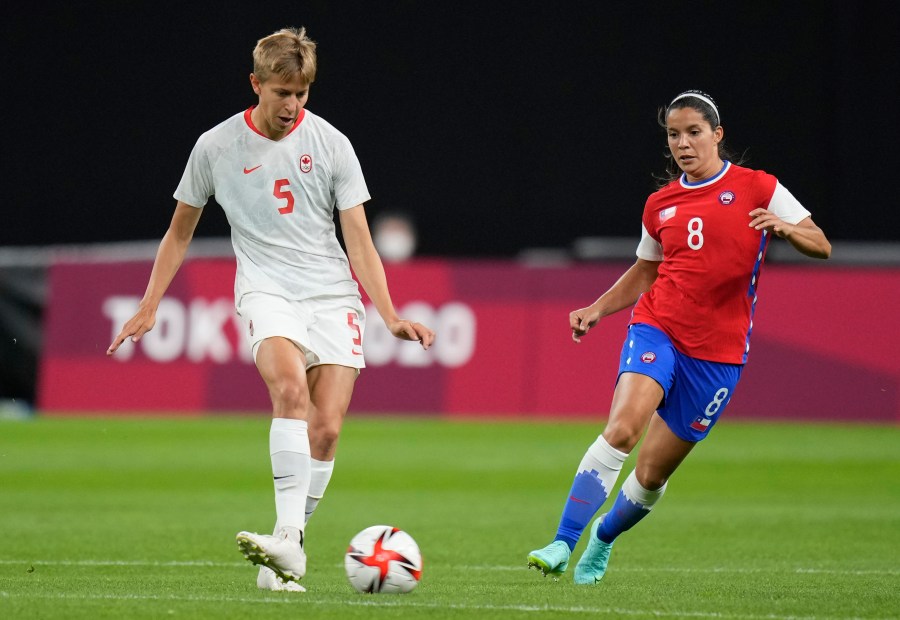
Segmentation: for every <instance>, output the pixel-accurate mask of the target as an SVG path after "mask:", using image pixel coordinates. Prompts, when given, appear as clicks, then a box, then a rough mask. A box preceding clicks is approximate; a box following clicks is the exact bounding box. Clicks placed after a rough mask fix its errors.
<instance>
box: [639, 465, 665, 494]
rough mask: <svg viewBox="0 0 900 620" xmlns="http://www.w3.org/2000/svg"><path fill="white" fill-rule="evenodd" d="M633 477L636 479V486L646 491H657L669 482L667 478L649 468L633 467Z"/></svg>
mask: <svg viewBox="0 0 900 620" xmlns="http://www.w3.org/2000/svg"><path fill="white" fill-rule="evenodd" d="M634 475H635V477H636V478H637V481H638V484H640V485H641V486H642V487H644V488H645V489H647V490H648V491H656V490H659V489H661V488H662V487H663V486H664V485H665V484H666V482H668V481H669V477H668V476H664V475H662V473H660V472H658V471H654V470H653V469H652V468H649V467H641V466H637V467H635V469H634Z"/></svg>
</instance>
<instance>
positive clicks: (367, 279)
mask: <svg viewBox="0 0 900 620" xmlns="http://www.w3.org/2000/svg"><path fill="white" fill-rule="evenodd" d="M339 214H340V219H341V232H342V233H343V236H344V245H345V246H346V247H347V258H349V259H350V266H351V267H352V268H353V273H355V274H356V278H357V279H358V280H359V283H360V284H362V287H363V289H365V291H366V293H367V294H368V295H369V299H371V300H372V303H373V304H375V309H376V310H378V314H380V315H381V318H382V319H384V323H385V325H387V327H388V329H389V330H391V333H392V334H394V336H396V337H397V338H400V339H402V340H413V341H418V342H420V343H421V344H422V348H424V349H427V348H428V347H430V346H431V344H432V343H433V342H434V332H433V331H432V330H431V329H429V328H428V327H426V326H425V325H422V324H421V323H414V322H412V321H408V320H406V319H401V318H400V317H399V316H398V315H397V311H396V309H395V308H394V302H393V301H391V294H390V292H389V291H388V285H387V277H386V276H385V274H384V265H383V264H382V263H381V257H380V256H378V252H377V251H376V250H375V244H374V243H373V242H372V234H371V233H370V232H369V223H368V221H367V220H366V212H365V210H364V209H363V206H362V205H357V206H355V207H352V208H350V209H343V210H341V211H339Z"/></svg>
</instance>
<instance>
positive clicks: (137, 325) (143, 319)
mask: <svg viewBox="0 0 900 620" xmlns="http://www.w3.org/2000/svg"><path fill="white" fill-rule="evenodd" d="M154 325H156V310H154V309H152V308H140V309H138V311H137V314H135V315H134V316H133V317H131V318H130V319H129V320H128V322H127V323H125V326H124V327H122V331H120V332H119V335H118V336H116V338H115V340H113V341H112V344H111V345H109V348H108V349H107V350H106V354H107V355H112V354H113V353H115V352H116V349H118V348H119V346H120V345H121V344H122V343H123V342H125V339H126V338H129V337H130V338H131V341H132V342H137V341H138V340H140V339H141V336H143V335H144V334H146V333H147V332H149V331H150V330H151V329H153V326H154Z"/></svg>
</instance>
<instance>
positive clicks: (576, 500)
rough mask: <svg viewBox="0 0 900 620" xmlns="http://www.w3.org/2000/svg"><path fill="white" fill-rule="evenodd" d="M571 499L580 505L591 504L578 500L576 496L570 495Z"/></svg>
mask: <svg viewBox="0 0 900 620" xmlns="http://www.w3.org/2000/svg"><path fill="white" fill-rule="evenodd" d="M569 499H570V500H572V501H573V502H578V503H579V504H590V502H586V501H584V500H583V499H578V498H577V497H575V496H574V495H570V496H569Z"/></svg>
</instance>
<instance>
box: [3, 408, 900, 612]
mask: <svg viewBox="0 0 900 620" xmlns="http://www.w3.org/2000/svg"><path fill="white" fill-rule="evenodd" d="M601 428H602V427H601V426H600V425H599V424H586V423H575V422H562V423H560V422H533V421H528V422H523V421H515V422H511V421H510V422H496V423H494V422H473V421H448V420H441V419H435V418H430V419H414V418H407V417H402V418H391V417H352V416H351V418H350V419H349V420H348V422H347V425H346V428H345V432H344V435H343V437H342V440H341V446H340V448H339V450H338V457H337V461H336V463H337V467H336V469H335V474H334V477H333V479H332V482H331V486H330V487H329V491H328V494H327V495H326V497H325V499H324V500H323V502H322V503H321V505H320V508H319V510H318V511H317V513H316V515H315V516H314V517H313V520H312V521H311V522H310V524H309V527H308V532H307V540H308V543H307V551H308V553H309V562H310V572H309V574H308V576H307V578H306V579H304V583H305V585H306V586H307V587H308V588H309V592H308V593H307V594H305V595H300V596H293V595H280V594H276V593H267V592H262V591H259V590H257V589H256V587H255V574H256V572H255V570H254V569H253V568H252V567H250V565H249V564H246V563H244V562H243V561H242V560H241V558H240V555H239V554H238V552H237V550H236V546H235V544H234V534H235V533H236V532H237V531H238V530H240V529H251V530H254V529H255V530H260V531H267V530H269V529H270V528H271V526H272V519H273V514H274V510H273V502H272V491H271V482H270V480H271V478H270V476H271V473H270V470H269V463H268V457H267V455H268V421H267V420H266V419H265V418H264V417H256V418H248V417H221V418H202V419H189V420H171V419H111V418H99V419H37V420H33V421H24V422H12V421H6V422H2V423H0V528H2V529H0V531H2V532H3V534H4V545H3V553H2V555H0V617H3V618H59V617H65V618H113V617H116V618H122V617H128V618H158V617H161V616H175V617H183V618H194V617H197V618H204V617H208V618H232V617H233V618H246V617H247V616H248V615H249V614H260V613H263V614H266V615H273V616H274V615H276V614H277V615H279V616H282V615H283V614H285V613H298V614H301V613H302V614H304V615H305V617H313V618H314V617H340V618H357V617H358V618H413V617H428V618H476V617H491V618H535V617H541V618H556V617H560V618H563V617H585V616H590V615H595V616H605V617H629V618H640V617H648V618H649V617H654V618H659V617H672V618H682V617H683V618H736V619H741V618H747V619H751V618H772V619H776V620H777V619H780V618H785V619H786V618H848V617H860V618H887V617H896V616H897V610H898V609H900V595H898V593H897V590H898V588H897V583H898V577H900V566H898V561H897V559H896V557H897V549H898V548H900V527H898V526H900V484H898V481H900V457H898V453H897V449H896V446H897V445H898V439H900V433H898V430H897V428H896V427H884V426H882V427H872V426H848V425H811V424H803V425H793V424H772V425H764V424H748V423H738V422H731V421H727V420H725V421H723V422H722V423H721V424H719V425H718V426H717V427H716V429H715V430H714V431H713V433H712V435H711V437H710V439H709V440H707V441H704V442H702V443H701V444H700V445H699V446H698V447H697V448H696V449H695V450H694V453H693V454H692V455H691V456H690V458H689V459H688V460H687V461H686V462H685V463H684V465H683V466H682V467H681V469H680V470H679V471H678V473H677V474H676V475H675V476H674V477H673V479H672V482H671V484H670V489H669V491H668V492H667V494H666V497H665V498H664V499H663V500H662V501H661V502H660V504H659V506H658V507H657V508H656V509H655V510H654V513H653V514H652V515H650V516H649V517H648V518H647V519H646V520H645V521H644V522H642V523H641V524H640V525H638V526H637V527H636V528H635V530H633V531H632V532H629V533H627V534H625V535H623V537H622V538H621V539H620V540H619V541H618V542H617V543H616V547H615V549H614V551H613V556H612V560H611V562H610V570H609V573H608V574H607V576H606V578H605V579H604V581H603V583H602V584H600V586H598V587H576V586H575V585H574V584H573V583H572V581H571V570H570V572H569V574H567V575H566V576H565V577H563V579H562V580H561V581H559V582H553V581H552V580H550V579H543V578H541V577H540V576H539V575H538V574H537V573H536V572H534V571H527V570H525V568H524V564H525V554H526V553H527V552H528V551H530V550H531V549H533V548H536V547H538V546H543V545H544V544H546V542H548V541H549V540H550V539H551V538H552V535H553V533H554V532H555V528H556V522H557V520H558V518H559V513H560V510H561V507H562V500H563V498H564V497H565V493H566V492H567V490H568V486H569V484H570V482H571V479H572V475H573V474H574V469H575V466H576V465H577V463H578V461H579V459H580V458H581V455H582V454H583V452H584V450H585V448H586V447H587V446H588V445H589V444H590V442H591V441H592V440H593V438H594V437H595V436H596V434H597V433H598V432H599V430H600V429H601ZM633 460H634V457H631V459H629V462H628V463H626V467H625V470H624V473H626V474H627V471H628V470H629V469H630V467H631V466H632V465H633ZM622 480H624V475H623V476H622V477H621V479H620V482H621V481H622ZM377 523H389V524H392V525H396V526H398V527H402V528H404V529H406V530H407V531H409V532H410V533H411V534H412V535H413V536H414V537H415V538H416V540H417V541H418V542H419V545H420V547H421V548H422V552H423V555H424V557H425V569H424V576H423V580H422V583H421V584H420V586H419V587H418V588H417V589H416V590H415V591H414V592H413V593H412V594H410V595H407V596H400V597H389V596H360V595H357V594H356V593H355V592H353V591H352V590H351V589H350V587H349V585H348V584H347V583H346V581H345V578H344V575H343V567H342V558H343V552H344V550H345V549H346V545H347V542H348V541H349V540H350V538H351V537H352V535H353V534H355V533H356V532H357V531H359V530H361V529H363V528H364V527H366V526H369V525H374V524H377ZM583 546H584V541H582V542H581V544H580V545H579V548H578V549H576V554H575V557H576V558H577V557H578V555H579V554H580V552H581V549H582V548H583ZM285 605H300V606H302V609H297V610H294V611H286V610H285V607H284V606H285Z"/></svg>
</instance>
